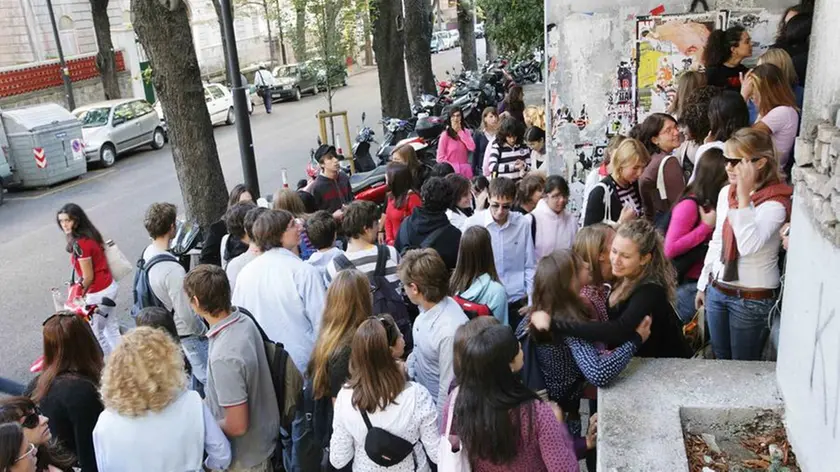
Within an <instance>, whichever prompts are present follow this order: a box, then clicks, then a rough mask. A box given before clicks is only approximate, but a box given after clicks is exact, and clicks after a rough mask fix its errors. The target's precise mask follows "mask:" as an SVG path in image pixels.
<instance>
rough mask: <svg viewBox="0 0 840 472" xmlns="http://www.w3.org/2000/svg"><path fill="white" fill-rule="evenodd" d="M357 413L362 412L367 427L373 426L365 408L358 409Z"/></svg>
mask: <svg viewBox="0 0 840 472" xmlns="http://www.w3.org/2000/svg"><path fill="white" fill-rule="evenodd" d="M359 413H361V414H362V419H363V420H364V422H365V426H367V429H371V428H373V425H372V424H370V417H369V416H368V414H367V412H366V411H365V410H359Z"/></svg>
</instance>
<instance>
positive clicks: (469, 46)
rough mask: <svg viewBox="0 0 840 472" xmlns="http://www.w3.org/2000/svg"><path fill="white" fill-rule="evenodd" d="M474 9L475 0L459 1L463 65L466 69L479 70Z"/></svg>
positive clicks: (459, 32) (459, 27)
mask: <svg viewBox="0 0 840 472" xmlns="http://www.w3.org/2000/svg"><path fill="white" fill-rule="evenodd" d="M474 11H475V1H474V0H459V1H458V34H459V35H460V36H461V66H462V67H463V68H464V69H465V70H478V59H477V58H476V55H475V25H474V24H473V18H474V16H473V14H474V13H473V12H474Z"/></svg>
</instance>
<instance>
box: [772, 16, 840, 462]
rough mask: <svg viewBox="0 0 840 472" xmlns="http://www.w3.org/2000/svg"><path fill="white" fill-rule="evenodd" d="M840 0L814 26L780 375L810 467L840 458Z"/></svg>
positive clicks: (800, 454) (790, 419)
mask: <svg viewBox="0 0 840 472" xmlns="http://www.w3.org/2000/svg"><path fill="white" fill-rule="evenodd" d="M838 21H840V0H818V1H817V6H816V11H815V13H814V26H813V29H812V32H811V47H810V56H809V60H808V81H807V84H806V86H805V103H804V105H803V110H802V128H801V129H800V137H799V138H798V139H797V142H796V150H795V157H796V165H797V167H796V168H794V171H793V177H794V185H795V189H796V194H795V197H794V206H793V217H792V221H791V234H790V251H789V252H788V257H787V261H788V262H787V270H786V273H787V275H786V279H787V280H786V284H785V291H784V302H783V306H782V325H781V333H780V339H779V342H780V346H779V354H778V361H777V369H776V375H777V379H778V382H779V388H780V390H781V392H782V396H783V397H784V400H785V411H786V415H785V421H786V423H787V428H788V437H789V438H790V441H791V444H792V445H793V447H794V451H795V452H796V456H797V458H798V460H799V463H800V465H801V466H802V470H806V471H811V470H816V471H823V470H826V471H827V470H837V468H838V464H840V318H838V317H837V316H836V315H837V313H838V311H840V298H838V297H837V292H836V290H837V287H838V279H840V229H839V228H838V219H840V173H838V163H840V162H838V155H840V129H838V128H840V114H838V110H840V62H838V61H837V58H836V54H837V45H838V44H840V30H839V29H838V28H837V24H838Z"/></svg>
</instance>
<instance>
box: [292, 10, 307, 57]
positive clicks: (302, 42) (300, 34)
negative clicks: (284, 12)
mask: <svg viewBox="0 0 840 472" xmlns="http://www.w3.org/2000/svg"><path fill="white" fill-rule="evenodd" d="M293 5H294V7H295V39H294V41H292V49H294V51H295V61H296V62H298V63H300V62H304V61H305V60H306V0H294V1H293Z"/></svg>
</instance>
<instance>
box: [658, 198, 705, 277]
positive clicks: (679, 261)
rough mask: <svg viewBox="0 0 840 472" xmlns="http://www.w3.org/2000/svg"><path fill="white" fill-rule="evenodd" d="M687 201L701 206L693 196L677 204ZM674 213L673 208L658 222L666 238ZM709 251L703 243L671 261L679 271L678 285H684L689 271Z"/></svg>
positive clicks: (659, 228)
mask: <svg viewBox="0 0 840 472" xmlns="http://www.w3.org/2000/svg"><path fill="white" fill-rule="evenodd" d="M686 199H688V200H692V201H694V202H695V203H697V204H698V205H700V202H699V201H698V200H697V198H696V197H694V196H693V195H688V196H685V197H683V198H681V199H680V200H678V201H677V203H679V202H681V201H683V200H686ZM677 203H675V204H674V206H677ZM673 211H674V207H671V209H670V210H668V212H667V213H664V214H662V216H661V217H660V218H659V219H658V220H657V222H656V229H658V230H659V232H660V233H662V237H665V235H666V234H668V226H670V225H671V213H672V212H673ZM701 223H702V222H701ZM698 224H700V223H698ZM708 250H709V245H708V244H707V243H703V244H699V245H697V246H695V247H693V248H691V249H690V250H689V251H688V252H686V253H685V254H682V255H679V256H677V257H675V258H673V259H671V264H673V266H674V269H675V270H676V271H677V284H678V285H680V284H682V283H683V282H684V281H685V276H686V274H687V273H688V271H689V270H691V268H692V267H693V266H694V264H695V263H696V262H697V261H698V260H702V259H703V258H704V257H706V252H707V251H708Z"/></svg>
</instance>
